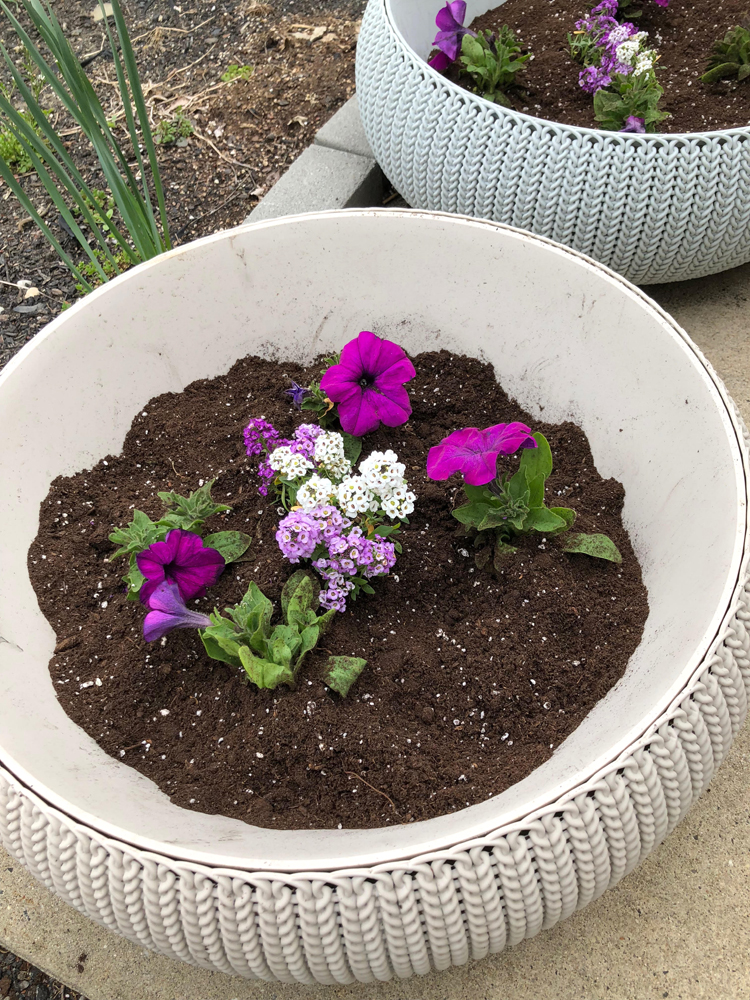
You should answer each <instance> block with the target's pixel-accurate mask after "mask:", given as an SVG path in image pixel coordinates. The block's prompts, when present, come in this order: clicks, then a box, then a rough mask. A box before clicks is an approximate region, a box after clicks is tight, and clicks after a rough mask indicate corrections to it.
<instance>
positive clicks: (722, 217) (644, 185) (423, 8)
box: [356, 0, 750, 284]
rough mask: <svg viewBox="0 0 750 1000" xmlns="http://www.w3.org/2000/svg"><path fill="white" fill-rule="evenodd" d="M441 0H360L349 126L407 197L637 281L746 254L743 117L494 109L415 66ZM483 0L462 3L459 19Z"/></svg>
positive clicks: (701, 269)
mask: <svg viewBox="0 0 750 1000" xmlns="http://www.w3.org/2000/svg"><path fill="white" fill-rule="evenodd" d="M443 2H444V0H369V3H368V6H367V10H366V11H365V16H364V19H363V21H362V30H361V33H360V36H359V41H358V43H357V67H356V69H357V96H358V100H359V110H360V113H361V115H362V123H363V125H364V127H365V132H366V133H367V138H368V139H369V141H370V145H371V146H372V149H373V151H374V153H375V156H376V158H377V160H378V162H379V163H380V165H381V166H382V168H383V170H384V172H385V173H386V175H387V176H388V178H389V179H390V180H391V182H392V183H393V185H394V186H395V187H396V188H397V189H398V191H399V192H400V193H401V194H402V195H403V196H404V198H405V199H406V201H407V202H408V203H409V204H410V205H411V206H413V207H414V208H422V209H438V210H441V211H444V212H460V213H462V214H465V215H474V216H477V217H479V218H486V219H494V220H495V221H496V222H505V223H507V224H508V225H512V226H518V227H519V228H521V229H528V230H530V231H531V232H533V233H538V234H539V235H540V236H547V237H549V239H553V240H557V241H558V242H560V243H564V244H565V245H566V246H570V247H573V248H574V249H576V250H580V251H581V252H582V253H586V254H589V255H590V256H591V257H594V258H595V259H596V260H598V261H601V262H602V263H603V264H606V265H607V266H609V267H611V268H612V269H613V270H615V271H618V272H619V273H620V274H623V275H625V277H627V278H629V279H630V280H631V281H635V282H638V283H640V284H643V283H648V282H663V281H677V280H681V279H683V278H697V277H700V276H701V275H705V274H713V273H715V272H716V271H723V270H725V269H726V268H729V267H735V266H737V265H738V264H744V263H745V262H746V261H748V260H750V129H749V128H747V127H745V128H736V129H726V130H724V131H718V132H696V133H687V134H682V135H677V134H674V135H667V134H661V135H627V134H626V135H623V134H619V133H616V132H605V131H602V130H600V129H590V128H577V127H575V126H572V125H560V124H559V123H557V122H550V121H545V120H544V119H541V118H534V117H532V116H531V115H526V114H521V113H519V112H515V111H512V110H509V109H507V108H502V107H500V106H499V105H497V104H493V103H491V102H490V101H486V100H485V99H484V98H483V97H479V96H477V95H475V94H470V93H468V92H467V91H465V90H463V89H462V88H461V87H459V86H457V85H456V84H455V83H453V82H451V81H450V80H447V79H446V78H445V77H443V76H442V75H441V74H439V73H436V72H435V70H433V69H431V68H430V67H429V66H428V65H427V62H426V60H427V58H428V56H429V53H430V51H431V49H432V47H433V46H432V40H433V38H434V37H435V32H436V30H437V29H436V27H435V15H436V13H437V11H438V9H439V8H440V7H441V6H442V4H443ZM649 2H651V0H649ZM496 6H497V0H468V10H467V15H466V23H467V24H469V23H470V22H471V21H472V20H473V18H475V17H477V16H478V15H480V14H483V13H484V12H485V11H487V10H490V9H492V8H493V7H496ZM572 27H573V16H572V15H571V22H570V28H571V30H572ZM572 72H575V69H572ZM696 84H697V81H696ZM668 98H669V95H668V94H667V95H666V99H665V102H664V103H665V106H666V107H667V108H668V103H669V102H668Z"/></svg>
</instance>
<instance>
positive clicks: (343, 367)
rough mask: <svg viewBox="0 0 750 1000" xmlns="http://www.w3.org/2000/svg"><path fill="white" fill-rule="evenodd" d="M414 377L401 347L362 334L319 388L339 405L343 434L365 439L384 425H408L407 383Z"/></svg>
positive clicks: (372, 335) (348, 347) (329, 370)
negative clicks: (405, 386) (366, 435)
mask: <svg viewBox="0 0 750 1000" xmlns="http://www.w3.org/2000/svg"><path fill="white" fill-rule="evenodd" d="M415 375H416V372H415V371H414V365H413V364H412V363H411V361H409V359H408V358H407V356H406V354H405V353H404V352H403V351H402V349H401V348H400V347H399V346H398V344H394V343H393V342H392V341H390V340H383V339H382V338H380V337H377V336H376V335H375V334H374V333H370V332H369V331H368V330H363V331H362V333H360V334H359V336H358V337H357V338H356V339H355V340H350V341H349V343H348V344H347V345H346V347H345V348H344V349H343V351H342V352H341V360H340V361H339V363H338V364H337V365H332V366H331V367H330V368H329V369H328V371H327V372H326V373H325V375H324V376H323V378H322V379H321V380H320V388H321V389H322V390H323V392H324V393H325V394H326V396H328V398H329V399H330V400H332V401H333V402H334V403H338V414H339V420H340V421H341V428H342V430H344V431H345V432H346V433H347V434H353V435H354V436H355V437H362V435H363V434H369V433H370V431H374V430H377V428H378V427H379V426H380V425H381V423H383V424H385V425H386V427H398V426H400V425H401V424H405V423H406V421H407V420H408V419H409V417H410V416H411V403H410V402H409V394H408V392H407V391H406V389H405V388H404V382H408V381H409V379H412V378H414V376H415Z"/></svg>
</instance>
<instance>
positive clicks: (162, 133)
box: [154, 108, 195, 146]
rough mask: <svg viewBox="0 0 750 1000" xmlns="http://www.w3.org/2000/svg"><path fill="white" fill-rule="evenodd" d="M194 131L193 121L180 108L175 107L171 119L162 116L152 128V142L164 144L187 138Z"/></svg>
mask: <svg viewBox="0 0 750 1000" xmlns="http://www.w3.org/2000/svg"><path fill="white" fill-rule="evenodd" d="M194 132H195V129H194V128H193V123H192V122H191V121H190V119H189V118H188V117H187V115H186V114H185V112H184V111H183V110H182V108H175V110H174V114H173V116H172V118H171V119H169V118H163V119H162V120H161V121H160V122H159V124H158V125H157V126H156V128H155V130H154V142H158V143H160V144H161V145H162V146H166V145H167V144H168V143H170V142H178V141H179V140H180V139H189V138H190V136H191V135H193V133H194Z"/></svg>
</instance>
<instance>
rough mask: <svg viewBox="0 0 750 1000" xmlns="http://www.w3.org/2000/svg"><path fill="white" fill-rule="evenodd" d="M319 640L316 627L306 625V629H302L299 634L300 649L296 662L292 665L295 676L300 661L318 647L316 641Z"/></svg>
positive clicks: (300, 664)
mask: <svg viewBox="0 0 750 1000" xmlns="http://www.w3.org/2000/svg"><path fill="white" fill-rule="evenodd" d="M319 639H320V629H319V628H318V626H317V625H308V626H307V628H305V629H303V630H302V632H301V633H300V643H301V645H300V649H299V655H298V656H297V662H296V663H295V664H294V672H295V674H296V673H297V671H298V670H299V668H300V667H301V666H302V661H303V659H304V658H305V656H306V655H307V653H309V652H310V651H311V650H312V649H315V647H316V646H317V645H318V640H319Z"/></svg>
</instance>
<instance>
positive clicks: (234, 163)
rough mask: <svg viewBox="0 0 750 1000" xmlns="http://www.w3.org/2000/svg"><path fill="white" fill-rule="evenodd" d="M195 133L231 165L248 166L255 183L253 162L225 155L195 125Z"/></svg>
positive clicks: (197, 137)
mask: <svg viewBox="0 0 750 1000" xmlns="http://www.w3.org/2000/svg"><path fill="white" fill-rule="evenodd" d="M193 135H194V136H195V137H196V139H200V140H201V142H205V143H208V145H209V146H210V147H211V149H213V151H214V152H215V153H216V155H217V156H220V157H221V158H222V160H224V161H225V162H226V163H229V164H231V166H233V167H247V169H248V170H249V171H250V178H251V180H252V182H253V184H255V175H254V174H253V168H252V166H251V164H249V163H243V162H242V160H234V159H232V157H231V156H225V155H224V153H222V151H221V150H220V149H219V148H218V147H217V146H216V145H215V144H214V143H213V142H211V140H210V139H209V138H208V136H205V135H201V133H200V132H199V131H198V129H197V128H196V127H195V125H193ZM236 178H237V174H236V173H235V180H236Z"/></svg>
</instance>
